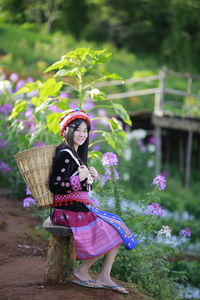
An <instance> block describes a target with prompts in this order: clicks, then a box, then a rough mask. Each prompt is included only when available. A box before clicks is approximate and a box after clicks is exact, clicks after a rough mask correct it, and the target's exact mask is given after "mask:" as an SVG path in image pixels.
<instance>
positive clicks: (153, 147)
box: [147, 144, 156, 153]
mask: <svg viewBox="0 0 200 300" xmlns="http://www.w3.org/2000/svg"><path fill="white" fill-rule="evenodd" d="M147 149H148V151H149V152H151V153H153V152H155V151H156V146H155V145H153V144H150V145H148V146H147Z"/></svg>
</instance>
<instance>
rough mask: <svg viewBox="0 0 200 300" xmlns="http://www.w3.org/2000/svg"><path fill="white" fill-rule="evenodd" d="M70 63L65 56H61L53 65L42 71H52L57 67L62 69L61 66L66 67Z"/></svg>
mask: <svg viewBox="0 0 200 300" xmlns="http://www.w3.org/2000/svg"><path fill="white" fill-rule="evenodd" d="M68 65H70V61H69V60H68V59H66V58H63V59H61V60H59V61H57V62H55V63H54V64H53V65H51V66H49V67H48V68H47V69H46V70H45V71H44V73H47V72H50V71H54V70H57V69H62V68H63V67H66V66H68Z"/></svg>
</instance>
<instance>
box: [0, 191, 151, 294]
mask: <svg viewBox="0 0 200 300" xmlns="http://www.w3.org/2000/svg"><path fill="white" fill-rule="evenodd" d="M0 205H1V210H0V300H42V299H48V300H67V299H70V300H71V299H73V300H102V299H106V300H115V299H116V300H118V299H119V300H120V299H126V300H130V299H134V300H153V299H152V298H150V297H148V296H145V295H143V294H142V293H140V292H139V291H138V290H137V289H136V288H133V287H131V286H130V285H128V284H127V283H124V282H120V281H117V280H115V281H116V282H118V283H120V284H122V285H123V286H125V287H126V288H127V289H128V291H129V294H128V295H121V294H119V293H117V292H114V291H110V290H106V289H92V288H85V287H80V286H76V285H74V284H72V283H66V284H63V285H54V286H45V285H44V282H43V272H44V263H45V256H46V249H47V242H45V241H44V240H42V239H41V237H40V236H38V237H37V236H35V234H33V232H34V228H35V226H37V225H38V224H39V223H40V220H39V219H37V218H33V217H32V215H31V211H28V210H27V209H24V208H23V206H22V202H20V201H14V200H12V199H10V198H9V197H8V196H5V195H4V193H3V191H2V190H0Z"/></svg>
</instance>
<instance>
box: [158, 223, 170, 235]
mask: <svg viewBox="0 0 200 300" xmlns="http://www.w3.org/2000/svg"><path fill="white" fill-rule="evenodd" d="M171 231H172V230H171V229H170V228H169V226H164V225H163V226H162V227H161V229H160V231H158V235H162V234H163V235H165V236H166V237H171Z"/></svg>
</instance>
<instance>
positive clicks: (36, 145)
mask: <svg viewBox="0 0 200 300" xmlns="http://www.w3.org/2000/svg"><path fill="white" fill-rule="evenodd" d="M45 145H46V144H45V143H43V142H36V143H35V144H34V147H41V146H45Z"/></svg>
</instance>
